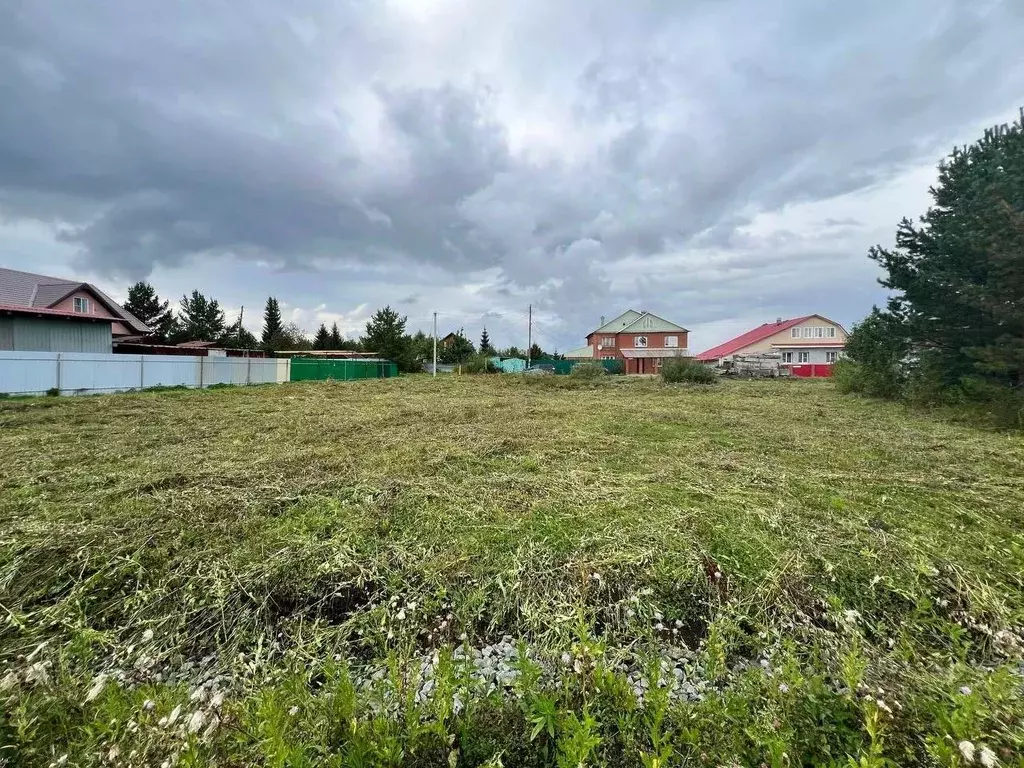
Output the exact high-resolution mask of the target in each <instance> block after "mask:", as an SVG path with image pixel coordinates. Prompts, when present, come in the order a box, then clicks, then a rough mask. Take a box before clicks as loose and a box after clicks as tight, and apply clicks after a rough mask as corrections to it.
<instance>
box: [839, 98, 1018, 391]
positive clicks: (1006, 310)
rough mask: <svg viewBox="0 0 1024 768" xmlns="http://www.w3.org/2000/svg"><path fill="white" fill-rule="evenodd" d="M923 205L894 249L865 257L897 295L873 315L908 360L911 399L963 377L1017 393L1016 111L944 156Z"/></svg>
mask: <svg viewBox="0 0 1024 768" xmlns="http://www.w3.org/2000/svg"><path fill="white" fill-rule="evenodd" d="M931 195H932V199H933V201H934V203H933V205H932V207H931V208H929V209H928V212H927V213H926V214H925V215H924V216H923V217H922V218H921V220H920V222H919V223H914V222H911V221H910V220H908V219H904V220H903V221H902V222H901V223H900V225H899V227H898V228H897V232H896V248H894V249H892V250H887V249H884V248H880V247H876V248H872V249H871V252H870V256H871V258H872V259H873V260H875V261H876V262H878V263H879V264H880V265H881V266H882V267H883V268H884V269H885V271H886V273H887V276H886V277H885V278H884V279H883V280H881V281H880V282H881V283H882V285H883V286H885V287H886V288H889V289H892V290H893V291H896V292H897V293H896V295H895V296H894V297H893V298H891V299H890V301H889V305H888V312H886V313H882V314H884V315H886V316H888V318H889V319H887V320H886V323H887V328H888V329H889V330H893V329H895V332H896V333H898V334H900V335H902V336H903V338H904V342H905V343H906V345H907V347H908V349H909V350H910V351H911V352H912V355H913V360H914V362H913V364H912V365H911V366H910V368H911V374H912V375H915V376H917V377H918V384H917V386H916V391H918V392H921V391H923V390H926V389H932V390H936V391H942V390H943V389H945V388H948V387H951V386H957V385H960V384H962V383H963V382H964V380H965V377H971V378H975V379H985V380H987V381H989V382H991V383H994V384H1001V385H1006V386H1011V387H1017V386H1019V385H1020V384H1021V382H1022V380H1024V303H1022V302H1021V296H1024V110H1022V112H1021V120H1020V122H1017V123H1014V124H1013V125H1012V126H1007V125H1003V126H999V127H997V128H994V129H990V130H989V131H986V133H985V136H984V137H983V138H982V139H981V140H980V141H978V142H976V143H975V144H973V145H971V146H969V147H964V148H962V149H957V150H954V152H953V153H952V155H950V157H949V158H948V159H947V160H946V161H944V162H943V163H942V164H941V165H940V167H939V180H938V184H936V185H935V186H934V187H933V188H932V190H931ZM854 336H856V332H855V333H854ZM852 341H853V342H854V344H855V345H856V339H853V340H852ZM883 357H884V356H883ZM851 359H854V360H855V362H858V363H860V364H862V365H867V364H869V363H868V362H867V361H861V360H858V359H857V358H856V357H855V356H854V355H851ZM921 376H924V377H926V378H927V379H928V381H927V383H926V384H923V383H922V381H921V379H920V377H921Z"/></svg>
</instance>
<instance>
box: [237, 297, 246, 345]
mask: <svg viewBox="0 0 1024 768" xmlns="http://www.w3.org/2000/svg"><path fill="white" fill-rule="evenodd" d="M243 317H245V305H244V304H243V305H242V309H241V310H239V312H238V345H239V346H241V345H242V318H243Z"/></svg>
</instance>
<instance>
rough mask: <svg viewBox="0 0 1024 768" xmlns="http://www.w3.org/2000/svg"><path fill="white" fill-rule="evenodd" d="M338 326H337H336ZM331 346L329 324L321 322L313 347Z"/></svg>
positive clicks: (325, 347)
mask: <svg viewBox="0 0 1024 768" xmlns="http://www.w3.org/2000/svg"><path fill="white" fill-rule="evenodd" d="M335 327H337V326H335ZM330 348H331V332H330V331H328V330H327V326H326V325H324V324H323V323H320V327H319V328H317V329H316V336H315V337H314V338H313V349H330Z"/></svg>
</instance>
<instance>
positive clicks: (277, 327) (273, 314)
mask: <svg viewBox="0 0 1024 768" xmlns="http://www.w3.org/2000/svg"><path fill="white" fill-rule="evenodd" d="M282 327H283V326H282V324H281V307H280V306H279V305H278V303H277V299H275V298H274V297H273V296H268V297H267V304H266V307H264V309H263V337H262V341H263V346H264V347H265V348H266V349H284V347H282V346H280V344H281V341H282V339H281V330H282Z"/></svg>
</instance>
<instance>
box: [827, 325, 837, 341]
mask: <svg viewBox="0 0 1024 768" xmlns="http://www.w3.org/2000/svg"><path fill="white" fill-rule="evenodd" d="M835 337H836V329H835V328H834V327H832V326H829V327H828V328H826V329H825V338H826V339H834V338H835Z"/></svg>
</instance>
